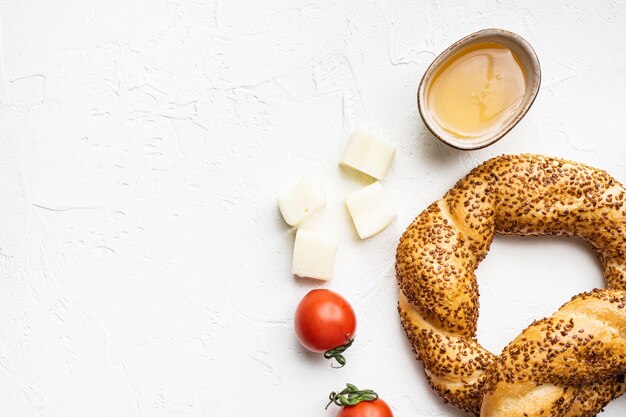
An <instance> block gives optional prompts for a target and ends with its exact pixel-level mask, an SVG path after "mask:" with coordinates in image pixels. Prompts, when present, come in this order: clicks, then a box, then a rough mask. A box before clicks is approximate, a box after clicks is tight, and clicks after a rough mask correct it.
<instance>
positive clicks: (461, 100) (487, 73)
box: [427, 42, 526, 139]
mask: <svg viewBox="0 0 626 417" xmlns="http://www.w3.org/2000/svg"><path fill="white" fill-rule="evenodd" d="M525 90H526V79H525V74H524V70H523V66H522V65H521V64H520V62H519V60H518V58H517V57H516V56H515V54H514V53H513V52H512V51H511V50H510V49H509V48H507V47H505V46H504V45H501V44H499V43H496V42H483V43H478V44H473V45H470V46H467V47H466V48H463V49H461V50H460V51H458V52H457V53H455V54H454V55H453V56H451V57H450V58H449V59H448V60H447V62H445V63H444V64H443V65H442V66H441V68H439V70H438V71H437V72H436V73H435V74H434V76H433V78H432V80H431V82H430V86H429V88H428V91H427V102H428V106H427V107H428V111H429V113H430V115H431V117H432V118H433V120H434V121H435V122H436V123H437V124H438V125H439V126H440V127H441V128H442V129H444V130H445V131H447V132H448V133H450V134H452V135H454V136H456V137H458V138H461V139H473V138H479V137H483V136H486V135H489V134H491V133H493V132H495V131H497V130H499V129H500V128H502V127H503V126H504V125H505V124H506V123H507V122H508V121H509V120H510V119H511V118H512V117H513V116H515V114H516V113H517V111H518V109H519V107H520V106H521V105H522V101H523V97H524V93H525Z"/></svg>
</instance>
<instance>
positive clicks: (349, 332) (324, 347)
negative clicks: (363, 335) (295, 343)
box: [294, 289, 356, 352]
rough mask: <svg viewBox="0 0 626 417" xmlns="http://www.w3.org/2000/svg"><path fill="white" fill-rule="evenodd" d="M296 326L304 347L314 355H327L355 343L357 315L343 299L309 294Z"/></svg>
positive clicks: (333, 294)
mask: <svg viewBox="0 0 626 417" xmlns="http://www.w3.org/2000/svg"><path fill="white" fill-rule="evenodd" d="M294 325H295V328H296V335H297V336H298V340H299V341H300V343H301V344H302V346H304V347H305V348H307V349H308V350H310V351H313V352H326V351H329V350H331V349H335V348H337V347H340V346H343V345H346V344H348V343H349V342H350V341H351V340H352V338H353V337H354V332H355V330H356V315H355V314H354V310H353V309H352V307H351V306H350V304H349V303H348V301H346V299H345V298H343V297H342V296H341V295H339V294H337V293H336V292H333V291H330V290H325V289H318V290H313V291H311V292H309V293H308V294H307V295H305V296H304V298H303V299H302V301H300V304H298V308H297V309H296V314H295V319H294Z"/></svg>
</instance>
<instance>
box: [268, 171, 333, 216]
mask: <svg viewBox="0 0 626 417" xmlns="http://www.w3.org/2000/svg"><path fill="white" fill-rule="evenodd" d="M325 204H326V192H325V191H324V185H323V184H322V182H321V181H320V180H318V179H313V178H306V179H304V180H302V181H301V182H300V183H299V184H298V185H296V186H295V187H294V188H293V189H292V190H291V191H289V192H288V193H287V194H285V195H283V196H280V197H279V198H278V208H279V209H280V212H281V214H282V215H283V218H284V219H285V222H287V224H288V225H290V226H299V225H300V224H301V223H302V222H304V221H305V220H306V219H308V218H309V217H311V216H312V215H313V214H315V212H316V211H317V210H319V209H320V208H321V207H323V206H324V205H325Z"/></svg>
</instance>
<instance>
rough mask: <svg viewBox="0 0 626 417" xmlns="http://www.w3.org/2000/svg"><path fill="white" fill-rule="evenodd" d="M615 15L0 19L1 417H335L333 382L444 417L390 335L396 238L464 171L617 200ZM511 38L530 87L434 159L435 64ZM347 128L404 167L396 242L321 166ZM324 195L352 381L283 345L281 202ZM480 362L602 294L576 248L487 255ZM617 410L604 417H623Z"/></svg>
mask: <svg viewBox="0 0 626 417" xmlns="http://www.w3.org/2000/svg"><path fill="white" fill-rule="evenodd" d="M625 23H626V4H625V3H624V2H623V1H617V0H616V1H597V2H588V1H580V0H578V1H572V0H567V1H565V0H563V1H554V2H546V1H540V0H529V1H524V2H508V1H501V2H491V1H475V2H467V1H449V2H443V1H429V2H426V1H409V0H402V1H388V0H377V1H357V0H342V1H338V0H337V1H331V0H327V1H300V0H293V1H284V0H272V1H270V0H247V1H227V0H214V1H211V0H208V1H202V0H135V1H128V0H124V1H121V0H106V1H104V0H61V1H49V2H48V1H36V0H3V1H0V190H1V192H2V198H1V199H0V214H1V220H0V415H1V416H3V417H4V416H7V417H31V416H32V417H35V416H37V417H42V416H43V417H58V416H63V417H84V416H90V417H131V416H132V417H135V416H146V417H148V416H150V417H152V416H157V417H165V416H167V417H173V416H190V417H191V416H194V417H195V416H220V417H221V416H230V417H239V416H241V417H247V416H302V417H313V416H332V415H334V413H335V412H336V411H335V410H328V411H324V409H323V408H324V405H325V399H326V396H327V393H328V392H329V391H331V390H332V389H336V388H340V387H342V386H343V384H344V383H345V382H352V383H354V384H357V386H363V387H371V388H375V389H377V390H378V391H379V393H380V394H381V396H383V397H384V398H385V399H386V400H387V401H388V402H389V403H390V404H391V406H392V408H393V410H394V413H395V415H396V417H404V416H407V417H408V416H450V415H452V416H460V415H462V413H460V412H457V411H456V410H455V409H454V408H453V407H452V406H449V405H444V404H443V403H442V402H441V401H440V400H439V398H438V397H437V396H436V395H435V394H434V393H432V392H431V391H430V389H429V388H428V386H427V384H426V382H425V379H424V376H423V373H422V369H421V366H420V365H419V364H418V363H417V362H415V361H414V360H413V357H412V355H411V352H410V350H409V347H408V345H407V342H406V340H405V337H404V335H403V332H402V329H401V327H400V324H399V320H398V317H397V313H396V291H397V289H396V284H395V280H394V272H393V268H394V265H393V262H394V259H393V258H394V250H395V245H396V242H397V239H398V237H399V235H400V233H401V232H402V231H403V230H404V228H405V226H406V225H407V224H408V223H409V222H410V220H411V219H412V218H413V217H414V216H415V215H416V214H417V213H418V212H419V211H421V210H422V209H424V208H425V207H426V206H427V205H428V204H429V203H430V202H432V201H433V200H435V199H437V198H439V197H440V196H441V195H442V194H443V193H444V192H445V191H446V190H447V189H448V188H449V187H450V186H451V185H452V184H454V182H455V181H456V180H457V179H458V178H459V177H460V176H462V175H463V174H465V173H466V172H467V171H468V170H469V169H470V168H471V167H473V166H475V165H476V164H478V163H479V162H481V161H483V160H485V159H487V158H489V157H491V156H494V155H498V154H502V153H519V152H537V153H544V154H548V155H554V156H563V157H567V158H571V159H575V160H578V161H583V162H586V163H589V164H592V165H595V166H598V167H601V168H604V169H606V170H608V171H609V172H611V173H612V174H614V175H615V176H616V177H617V178H619V179H621V180H626V163H625V162H624V161H625V160H626V146H625V143H626V142H625V140H626V138H625V135H624V115H625V114H626V104H625V103H626V53H624V51H626V24H625ZM494 26H495V27H502V28H506V29H509V30H512V31H515V32H517V33H519V34H521V35H522V36H524V37H525V38H526V39H527V40H528V41H529V42H530V43H531V44H532V45H533V46H534V47H535V48H536V51H537V53H538V55H539V58H540V60H541V64H542V69H543V83H542V87H541V91H540V93H539V96H538V98H537V101H536V103H535V104H534V106H533V108H532V109H531V111H530V112H529V114H528V115H527V116H526V118H525V119H524V120H523V121H522V122H521V123H520V124H519V125H518V126H517V127H516V128H515V129H514V130H513V131H512V132H511V133H510V134H509V135H507V136H506V137H505V138H504V139H503V140H502V141H500V142H499V143H497V144H495V145H493V146H491V147H489V148H487V149H485V150H481V151H476V152H460V151H456V150H453V149H450V148H447V147H446V146H444V145H441V144H439V143H437V142H436V141H435V140H433V138H432V137H431V136H430V135H429V134H428V133H427V132H426V130H425V128H424V126H423V124H422V122H421V120H420V119H419V116H418V113H417V110H416V103H415V101H416V100H415V96H416V90H417V85H418V82H419V79H420V76H421V75H422V73H423V72H424V70H425V69H426V67H427V65H428V64H429V62H430V61H431V60H432V59H433V57H434V56H435V54H437V53H438V52H440V51H441V50H442V49H444V48H445V47H446V46H448V45H449V44H450V43H451V42H453V41H455V40H456V39H458V38H460V37H462V36H464V35H466V34H468V33H470V32H473V31H475V30H478V29H481V28H485V27H494ZM355 127H362V128H364V129H366V130H368V131H371V132H372V133H373V134H377V135H380V137H384V138H385V139H387V140H389V141H390V142H392V143H394V144H395V146H396V147H397V149H398V153H397V155H396V158H395V160H394V162H393V166H392V168H391V170H390V172H389V174H388V175H387V176H386V177H385V180H384V186H385V189H386V190H387V193H388V194H389V196H390V198H392V200H393V202H394V206H395V207H396V208H397V210H398V219H397V220H396V222H395V223H393V224H392V225H391V227H389V228H388V229H386V230H385V231H384V232H383V233H382V234H380V235H378V236H376V237H374V238H372V239H369V240H365V241H361V240H359V239H358V237H357V236H356V234H355V232H354V229H353V226H352V224H351V222H350V219H349V217H348V213H347V211H346V210H345V207H344V204H343V201H344V197H345V195H346V194H348V193H349V192H350V191H353V190H356V189H358V188H360V187H362V186H363V185H364V184H366V180H365V179H364V178H361V177H358V176H356V175H355V174H354V173H353V172H351V171H349V170H344V169H340V168H339V167H338V166H337V161H338V158H339V156H340V154H341V151H342V149H343V147H344V145H345V141H346V138H347V135H348V134H349V133H350V132H352V130H353V129H354V128H355ZM305 175H320V176H322V177H323V178H324V181H325V183H326V184H327V185H328V188H329V203H328V206H327V207H326V208H325V209H324V213H323V214H324V216H325V218H326V220H327V221H328V222H330V223H331V224H333V225H335V227H336V230H337V231H338V233H339V234H340V241H341V244H340V247H339V251H338V258H337V268H336V274H335V279H334V280H333V281H332V282H330V283H328V284H325V285H324V286H325V287H327V288H331V289H333V290H336V291H339V292H340V293H341V294H343V295H344V296H345V297H346V298H348V299H349V300H350V301H351V302H352V304H353V305H354V307H355V309H356V312H357V314H358V319H359V327H358V335H357V341H356V343H355V345H354V346H353V347H352V348H351V349H350V350H349V351H348V352H347V358H348V365H347V366H346V367H345V368H343V369H341V370H336V369H332V368H331V367H330V366H329V363H328V362H327V361H325V360H324V359H322V358H321V357H319V356H316V355H312V354H308V353H306V352H305V351H304V350H303V349H302V348H301V347H300V346H299V345H298V342H297V341H296V338H295V335H294V332H293V330H292V314H293V311H294V308H295V306H296V304H297V303H298V301H299V300H300V298H301V297H302V296H303V295H304V294H305V293H306V292H307V291H309V290H310V289H312V288H317V287H318V286H319V285H320V284H317V283H315V282H313V281H310V280H300V279H295V278H293V277H292V276H291V274H290V267H291V259H290V256H291V255H290V254H291V250H292V244H293V232H292V231H290V230H289V229H288V227H287V226H286V225H285V224H284V222H283V221H282V219H281V217H280V213H279V212H278V209H277V207H276V197H277V196H278V195H279V194H280V193H282V192H284V190H286V189H288V188H289V187H290V186H291V185H292V183H293V179H294V178H297V177H301V176H305ZM478 274H479V281H480V289H481V293H482V295H481V302H482V310H481V313H482V315H481V318H480V323H479V325H480V329H479V338H480V340H481V341H482V342H483V343H484V344H485V345H486V346H487V347H489V348H491V349H493V350H494V351H498V350H500V349H501V348H502V347H503V346H504V345H505V344H506V343H507V342H508V341H510V340H511V339H512V338H513V337H515V336H516V335H517V334H518V333H519V332H520V330H521V329H522V328H524V327H525V326H526V325H527V324H528V323H529V322H530V321H531V320H533V319H535V318H539V317H543V316H545V315H547V314H550V313H551V312H553V311H554V310H555V309H556V308H558V306H560V305H561V304H562V303H563V302H565V301H566V300H567V299H569V297H571V296H572V295H573V294H575V293H577V292H580V291H583V290H588V289H591V288H593V287H595V286H599V285H601V273H600V268H599V266H598V263H597V261H596V260H595V258H594V256H593V255H592V253H591V252H590V251H589V250H588V249H587V248H586V247H585V246H584V245H582V244H580V243H579V242H577V241H574V240H564V239H529V238H526V239H523V238H498V239H496V241H495V243H494V245H493V248H492V251H491V253H490V255H489V257H488V258H487V260H486V261H485V262H484V263H483V264H482V265H481V266H480V268H479V271H478ZM625 407H626V400H624V399H623V398H622V399H620V400H618V401H615V402H613V403H612V404H611V405H610V406H609V407H608V410H607V412H606V413H605V414H604V415H605V416H607V417H617V416H622V415H623V412H624V409H625Z"/></svg>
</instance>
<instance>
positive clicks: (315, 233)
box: [291, 229, 338, 281]
mask: <svg viewBox="0 0 626 417" xmlns="http://www.w3.org/2000/svg"><path fill="white" fill-rule="evenodd" d="M337 244H338V238H337V235H335V234H333V233H329V232H324V231H320V230H312V229H298V231H297V232H296V242H295V244H294V247H293V263H292V267H291V270H292V272H293V273H294V274H295V275H298V276H299V277H306V278H316V279H321V280H324V281H328V280H330V279H331V278H332V277H333V271H334V269H335V255H336V253H337Z"/></svg>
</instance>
